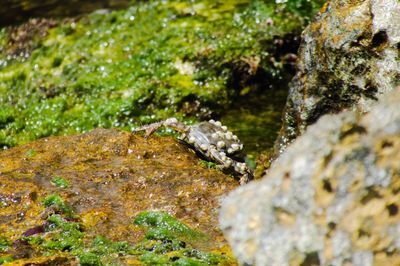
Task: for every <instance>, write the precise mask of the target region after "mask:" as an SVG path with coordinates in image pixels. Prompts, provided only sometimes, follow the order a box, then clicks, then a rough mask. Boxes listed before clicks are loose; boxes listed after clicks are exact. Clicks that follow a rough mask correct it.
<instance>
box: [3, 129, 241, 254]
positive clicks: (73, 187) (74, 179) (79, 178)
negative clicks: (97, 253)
mask: <svg viewBox="0 0 400 266" xmlns="http://www.w3.org/2000/svg"><path fill="white" fill-rule="evenodd" d="M54 177H62V178H63V179H65V180H66V181H68V182H69V184H70V185H69V187H67V188H60V187H57V186H55V185H54V184H52V182H51V181H52V179H53V178H54ZM237 185H238V183H237V181H235V180H234V179H233V178H230V177H229V176H226V175H225V174H223V173H222V172H220V171H218V170H215V169H207V168H205V167H204V166H202V165H200V163H199V159H198V157H197V156H196V155H195V154H194V153H193V152H192V151H191V150H190V149H189V148H188V147H186V146H185V145H184V144H182V143H179V142H177V141H176V140H175V139H173V138H171V137H164V138H160V137H157V136H152V137H151V138H148V139H147V140H145V139H143V137H141V136H139V135H132V134H130V133H128V132H124V131H118V130H106V129H96V130H93V131H91V132H89V133H86V134H83V135H75V136H66V137H50V138H47V139H41V140H38V141H35V142H32V143H29V144H26V145H22V146H18V147H15V148H12V149H9V150H5V151H1V152H0V235H1V236H5V237H7V238H8V239H11V240H15V239H18V238H19V237H21V235H22V234H23V232H24V231H26V230H27V229H29V228H32V227H35V226H37V225H40V224H42V223H43V221H44V219H46V217H45V215H46V214H45V206H43V204H42V200H43V198H44V197H46V196H48V195H51V194H58V195H60V196H61V197H62V198H63V199H64V200H65V201H66V202H67V203H68V204H69V205H70V206H71V207H73V209H74V210H75V211H76V213H77V214H78V215H79V217H82V223H83V225H84V226H85V228H86V232H85V233H87V234H88V235H90V236H96V235H102V236H105V237H107V238H109V239H112V240H114V241H129V242H132V243H136V242H137V241H139V240H140V239H141V236H142V233H143V232H138V231H135V230H134V228H133V224H132V222H133V218H134V217H135V216H136V215H137V214H138V213H139V212H141V211H144V210H160V211H165V212H168V213H169V214H171V215H173V216H175V217H176V218H177V219H179V220H180V221H182V222H184V223H186V224H187V225H189V226H191V227H192V228H195V229H198V230H200V231H202V232H204V233H205V234H207V235H208V236H210V237H211V238H210V242H209V244H210V247H212V246H214V247H217V246H219V245H220V244H223V243H224V239H223V236H222V233H221V232H220V230H219V229H218V226H217V225H218V215H217V208H218V206H219V203H220V198H221V197H222V196H223V195H224V194H225V193H227V192H228V191H230V190H232V189H233V188H235V187H236V186H237Z"/></svg>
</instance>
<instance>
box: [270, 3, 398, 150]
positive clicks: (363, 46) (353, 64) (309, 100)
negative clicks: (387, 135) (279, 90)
mask: <svg viewBox="0 0 400 266" xmlns="http://www.w3.org/2000/svg"><path fill="white" fill-rule="evenodd" d="M298 62H299V63H298V72H297V74H296V76H295V78H294V80H293V82H292V85H291V89H290V93H289V97H288V101H287V106H286V113H285V116H284V126H283V128H282V132H281V136H280V138H279V141H278V142H277V145H276V150H277V151H278V152H279V151H282V150H283V149H284V148H285V147H286V145H287V144H288V143H289V142H291V141H292V140H293V139H294V138H296V137H297V136H298V135H300V134H302V133H303V132H304V130H305V128H306V127H307V126H308V125H310V124H312V123H314V122H315V121H317V119H318V118H319V117H320V116H321V115H323V114H326V113H337V112H339V111H341V110H343V109H346V108H352V109H358V110H359V111H361V112H365V111H368V110H369V109H370V108H371V106H372V105H373V104H374V103H375V102H376V100H377V98H379V96H380V95H382V94H384V93H386V92H388V91H390V90H391V88H393V87H395V86H397V85H399V83H400V2H399V1H398V0H365V1H359V0H332V1H330V2H328V3H327V4H326V5H325V6H324V8H323V9H322V10H321V12H320V14H319V15H318V16H317V17H316V18H315V20H314V22H313V23H312V24H311V25H309V26H308V27H307V28H306V30H305V31H304V32H303V36H302V43H301V47H300V51H299V60H298Z"/></svg>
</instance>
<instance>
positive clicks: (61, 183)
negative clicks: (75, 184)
mask: <svg viewBox="0 0 400 266" xmlns="http://www.w3.org/2000/svg"><path fill="white" fill-rule="evenodd" d="M51 183H52V184H53V185H55V186H56V187H59V188H67V187H69V182H68V181H67V180H65V179H64V178H62V177H61V176H55V177H53V179H52V180H51Z"/></svg>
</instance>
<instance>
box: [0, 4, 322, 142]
mask: <svg viewBox="0 0 400 266" xmlns="http://www.w3.org/2000/svg"><path fill="white" fill-rule="evenodd" d="M316 2H319V1H312V2H309V1H305V0H302V1H294V2H293V1H288V3H284V4H276V3H275V1H272V0H270V1H244V0H235V1H211V0H210V1H208V0H203V1H194V2H192V1H168V2H165V1H150V2H142V3H138V4H137V5H135V6H132V7H131V8H129V9H126V10H122V11H114V12H111V13H108V14H99V13H94V14H91V15H89V16H86V17H83V18H82V19H81V20H79V21H77V22H72V23H71V22H70V21H69V22H61V23H60V25H59V26H58V27H55V28H53V29H51V30H50V32H49V35H48V36H47V37H45V38H41V39H40V38H38V39H35V42H37V43H35V45H33V47H36V48H35V49H34V50H33V51H32V54H31V56H30V57H29V58H27V59H26V60H20V59H7V53H6V51H7V45H6V44H5V43H6V42H5V41H4V40H5V39H6V37H5V35H6V33H5V32H4V30H2V31H0V32H1V34H0V46H1V48H0V50H3V52H1V51H0V105H1V108H0V110H1V111H0V145H2V146H14V145H17V144H20V143H25V142H27V141H30V140H33V139H37V138H40V137H45V136H49V135H59V134H71V133H75V132H84V131H87V130H90V129H92V128H94V127H122V128H125V129H130V128H131V127H133V126H136V125H138V124H142V123H149V122H153V121H155V120H158V119H164V118H167V117H169V116H172V115H173V116H178V118H183V117H186V118H188V119H193V117H194V116H195V115H196V114H199V113H201V111H200V110H205V109H201V108H206V109H207V108H210V109H212V110H213V111H216V112H218V111H221V110H223V109H224V108H226V107H227V106H229V104H230V103H231V102H232V100H233V99H234V98H235V97H238V93H239V91H240V90H241V86H242V85H243V84H242V83H245V81H243V80H237V78H236V77H237V76H241V74H245V73H248V67H249V66H247V67H246V65H248V64H250V63H246V62H249V61H252V59H254V60H255V61H257V60H258V59H259V62H260V63H259V65H258V66H256V68H257V69H259V70H260V71H261V72H265V73H269V74H270V75H265V77H268V76H275V78H277V79H278V78H279V76H280V75H281V70H282V65H281V64H279V58H276V60H275V62H276V63H274V64H271V63H270V62H271V58H272V57H274V52H275V50H276V47H275V45H274V44H273V40H274V39H275V38H276V36H284V35H285V34H287V33H290V32H297V33H298V32H300V31H301V29H302V27H303V26H304V24H305V23H306V21H307V20H308V16H309V15H308V14H311V13H312V10H314V7H313V5H314V3H316ZM295 3H296V4H295ZM303 8H305V9H304V10H302V11H301V12H299V11H298V10H297V9H303ZM303 13H304V14H307V15H304V14H303ZM271 19H272V22H273V25H270V22H271ZM4 51H5V52H4ZM254 60H253V61H254ZM243 66H245V67H243ZM240 69H242V70H240ZM238 71H239V72H240V73H238ZM246 75H247V76H248V74H246ZM241 84H242V85H241ZM198 104H199V106H198V107H196V106H197V105H198ZM193 106H194V107H193Z"/></svg>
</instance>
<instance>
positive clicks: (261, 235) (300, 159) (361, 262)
mask: <svg viewBox="0 0 400 266" xmlns="http://www.w3.org/2000/svg"><path fill="white" fill-rule="evenodd" d="M399 106H400V88H399V89H396V90H395V91H393V92H391V93H390V94H389V95H387V96H386V97H384V98H383V99H381V100H380V102H379V104H378V105H376V106H374V107H372V109H371V111H370V112H369V113H367V114H364V115H360V114H359V113H358V112H352V111H346V112H343V113H341V114H335V115H333V114H332V115H326V116H323V117H322V118H321V119H320V120H319V121H318V122H317V123H316V124H314V125H312V126H310V127H309V128H308V129H307V130H306V132H305V133H304V135H302V136H301V137H299V138H298V139H297V140H296V141H295V142H293V143H292V144H291V145H290V146H289V147H288V148H287V149H286V151H285V152H284V153H283V154H282V155H281V156H280V157H279V158H278V159H277V160H276V161H275V162H274V163H273V165H272V166H271V168H270V169H269V172H268V173H267V175H266V176H265V177H264V178H263V179H262V180H260V181H256V182H253V183H250V184H248V185H246V186H244V187H240V188H239V189H237V190H236V191H234V192H233V193H231V194H230V195H229V197H228V198H227V199H226V200H225V201H224V202H223V206H222V210H221V214H220V225H221V228H222V229H223V230H224V233H225V235H226V237H227V239H228V241H229V242H230V244H231V245H232V247H233V250H234V252H235V254H236V256H237V258H238V260H239V262H240V263H241V264H243V265H263V266H264V265H358V266H368V265H400V241H399V239H400V212H399V207H400V163H399V162H400V108H399Z"/></svg>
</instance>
